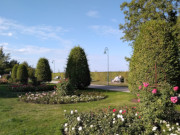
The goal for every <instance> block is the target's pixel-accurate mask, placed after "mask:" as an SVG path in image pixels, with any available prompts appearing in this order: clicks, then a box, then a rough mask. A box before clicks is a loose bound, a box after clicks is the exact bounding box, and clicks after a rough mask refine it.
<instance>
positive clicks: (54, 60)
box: [52, 60, 55, 73]
mask: <svg viewBox="0 0 180 135" xmlns="http://www.w3.org/2000/svg"><path fill="white" fill-rule="evenodd" d="M52 63H53V64H54V73H55V60H53V61H52Z"/></svg>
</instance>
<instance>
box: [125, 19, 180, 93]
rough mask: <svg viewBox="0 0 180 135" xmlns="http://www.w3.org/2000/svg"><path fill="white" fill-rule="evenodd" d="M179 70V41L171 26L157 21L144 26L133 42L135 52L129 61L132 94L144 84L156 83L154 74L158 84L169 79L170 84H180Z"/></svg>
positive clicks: (129, 80)
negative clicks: (176, 40) (144, 82)
mask: <svg viewBox="0 0 180 135" xmlns="http://www.w3.org/2000/svg"><path fill="white" fill-rule="evenodd" d="M155 64H156V66H157V73H156V70H155ZM179 71H180V63H179V60H178V48H177V42H175V38H174V36H173V35H172V28H171V27H170V26H169V24H167V23H166V22H164V21H157V20H156V21H155V20H154V21H148V22H146V23H145V24H143V25H142V26H141V29H140V33H139V35H138V37H137V38H136V41H135V42H134V52H133V56H132V58H131V61H130V72H129V77H128V82H129V89H130V91H131V92H135V90H136V88H137V87H138V83H142V82H143V81H148V82H149V83H151V84H153V83H154V82H155V74H157V82H163V81H165V80H167V82H168V83H169V84H172V85H178V84H177V83H179V78H180V72H179ZM135 93H136V92H135Z"/></svg>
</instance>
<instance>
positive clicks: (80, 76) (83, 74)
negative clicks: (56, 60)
mask: <svg viewBox="0 0 180 135" xmlns="http://www.w3.org/2000/svg"><path fill="white" fill-rule="evenodd" d="M65 76H66V78H69V79H70V83H71V84H72V85H73V86H74V87H75V88H78V89H83V88H85V87H87V86H88V85H89V84H90V82H91V77H90V70H89V65H88V62H87V58H86V54H85V52H84V49H82V48H81V47H80V46H77V47H74V48H73V49H72V50H71V52H70V54H69V56H68V61H67V66H66V73H65Z"/></svg>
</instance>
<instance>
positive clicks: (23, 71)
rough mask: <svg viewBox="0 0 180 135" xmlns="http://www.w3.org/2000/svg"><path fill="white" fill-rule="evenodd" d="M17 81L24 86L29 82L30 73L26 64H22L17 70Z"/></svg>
mask: <svg viewBox="0 0 180 135" xmlns="http://www.w3.org/2000/svg"><path fill="white" fill-rule="evenodd" d="M17 80H18V81H19V82H20V83H22V84H27V82H28V71H27V68H26V66H25V65H24V64H20V65H19V66H18V69H17Z"/></svg>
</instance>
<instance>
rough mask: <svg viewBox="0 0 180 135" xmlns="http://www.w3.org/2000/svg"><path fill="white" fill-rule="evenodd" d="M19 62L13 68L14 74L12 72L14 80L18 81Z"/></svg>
mask: <svg viewBox="0 0 180 135" xmlns="http://www.w3.org/2000/svg"><path fill="white" fill-rule="evenodd" d="M18 66H19V65H18V64H16V65H14V66H13V69H12V74H11V78H12V81H13V82H17V69H18Z"/></svg>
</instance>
